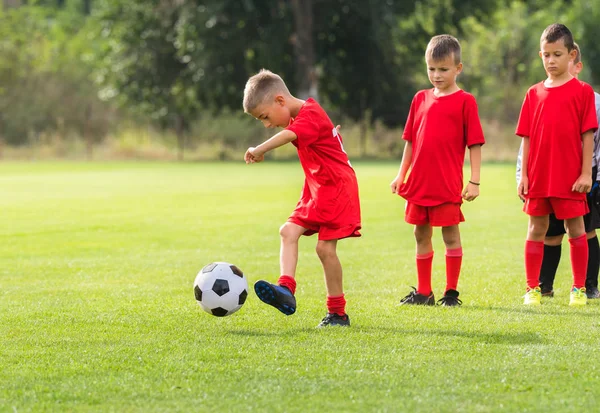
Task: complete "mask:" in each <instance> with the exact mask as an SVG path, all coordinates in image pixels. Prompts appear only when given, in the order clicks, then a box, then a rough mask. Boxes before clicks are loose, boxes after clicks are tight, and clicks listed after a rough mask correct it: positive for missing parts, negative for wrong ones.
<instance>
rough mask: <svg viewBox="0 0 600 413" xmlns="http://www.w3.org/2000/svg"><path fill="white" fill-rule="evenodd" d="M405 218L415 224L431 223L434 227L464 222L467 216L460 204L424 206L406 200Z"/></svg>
mask: <svg viewBox="0 0 600 413" xmlns="http://www.w3.org/2000/svg"><path fill="white" fill-rule="evenodd" d="M404 220H405V221H406V222H408V223H409V224H413V225H425V224H429V225H431V226H432V227H451V226H453V225H458V224H459V223H461V222H464V220H465V217H464V216H463V214H462V211H461V210H460V204H450V203H447V204H441V205H436V206H430V207H424V206H421V205H417V204H413V203H411V202H408V201H407V202H406V211H405V212H404Z"/></svg>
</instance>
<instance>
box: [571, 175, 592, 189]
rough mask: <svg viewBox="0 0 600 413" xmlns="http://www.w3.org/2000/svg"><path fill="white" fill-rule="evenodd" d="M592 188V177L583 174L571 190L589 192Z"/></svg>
mask: <svg viewBox="0 0 600 413" xmlns="http://www.w3.org/2000/svg"><path fill="white" fill-rule="evenodd" d="M591 189H592V177H591V176H590V175H586V174H581V175H579V178H577V180H576V181H575V183H574V184H573V187H572V188H571V191H573V192H583V193H588V192H590V190H591Z"/></svg>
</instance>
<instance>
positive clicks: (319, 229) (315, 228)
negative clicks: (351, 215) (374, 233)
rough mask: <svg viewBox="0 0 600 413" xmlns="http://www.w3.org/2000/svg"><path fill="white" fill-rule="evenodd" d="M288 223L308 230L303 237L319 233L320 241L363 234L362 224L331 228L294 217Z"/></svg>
mask: <svg viewBox="0 0 600 413" xmlns="http://www.w3.org/2000/svg"><path fill="white" fill-rule="evenodd" d="M288 222H291V223H292V224H296V225H299V226H301V227H302V228H306V231H304V234H302V235H306V236H310V235H313V234H317V233H318V234H319V240H320V241H331V240H334V239H342V238H349V237H360V236H361V233H360V232H359V230H360V228H361V227H360V223H359V224H351V225H346V226H344V227H330V226H326V225H322V224H321V225H319V224H317V223H316V222H309V221H306V220H303V219H301V218H299V217H297V216H293V215H292V216H291V217H289V218H288Z"/></svg>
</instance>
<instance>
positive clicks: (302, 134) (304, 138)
mask: <svg viewBox="0 0 600 413" xmlns="http://www.w3.org/2000/svg"><path fill="white" fill-rule="evenodd" d="M286 129H287V130H289V131H292V132H294V133H295V134H296V137H297V140H296V143H297V145H298V147H299V148H300V147H306V146H309V145H310V144H312V143H314V142H315V141H316V140H317V139H318V138H319V123H318V122H315V121H313V119H312V118H311V115H310V113H309V111H303V112H302V113H299V114H298V116H297V117H296V118H295V119H294V120H293V121H292V123H290V124H289V125H288V127H287V128H286Z"/></svg>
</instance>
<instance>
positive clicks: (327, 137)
mask: <svg viewBox="0 0 600 413" xmlns="http://www.w3.org/2000/svg"><path fill="white" fill-rule="evenodd" d="M286 129H288V130H290V131H292V132H294V133H295V134H296V136H297V139H295V140H293V141H292V143H293V144H294V146H296V148H297V149H298V157H299V158H300V163H301V165H302V169H303V170H304V175H305V176H306V179H305V181H304V188H303V190H302V196H301V198H300V201H299V202H298V205H297V206H296V210H295V211H294V213H293V214H292V217H295V218H298V219H299V220H300V222H301V223H302V224H306V226H307V227H309V229H311V230H313V231H311V232H310V233H312V232H315V231H319V228H321V227H326V228H328V229H329V235H328V236H329V237H330V239H334V238H335V239H339V238H344V237H347V236H358V235H360V234H359V233H358V229H360V202H359V198H358V183H357V180H356V174H355V173H354V169H352V166H351V165H350V161H349V160H348V155H347V154H346V152H345V151H344V148H343V146H342V137H341V135H340V134H339V133H338V132H337V130H336V128H335V127H334V125H333V123H332V122H331V120H330V119H329V116H327V113H325V111H324V110H323V108H322V107H321V106H320V105H319V104H318V103H317V102H316V101H315V100H314V99H307V100H306V102H305V103H304V105H303V106H302V108H301V109H300V112H299V113H298V116H296V118H294V119H292V121H291V122H290V124H289V125H288V127H287V128H286ZM338 229H339V231H338ZM310 233H309V234H310ZM307 235H308V234H307ZM331 237H333V238H331Z"/></svg>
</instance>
